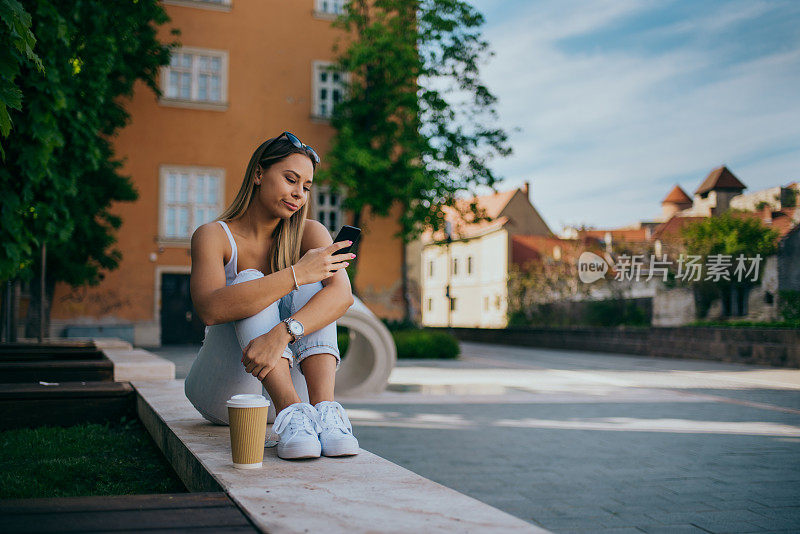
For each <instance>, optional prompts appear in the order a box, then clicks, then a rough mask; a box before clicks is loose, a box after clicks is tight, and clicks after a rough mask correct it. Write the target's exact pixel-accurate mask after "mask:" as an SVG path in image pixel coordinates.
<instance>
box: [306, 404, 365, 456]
mask: <svg viewBox="0 0 800 534" xmlns="http://www.w3.org/2000/svg"><path fill="white" fill-rule="evenodd" d="M314 407H315V408H316V409H317V412H319V420H320V424H321V425H322V431H321V432H320V434H319V441H320V443H321V445H322V454H323V455H324V456H350V455H353V454H358V440H357V439H356V438H355V436H354V435H353V425H352V424H350V419H349V418H348V417H347V413H346V412H345V411H344V408H343V407H342V405H341V404H339V403H338V402H335V401H322V402H318V403H317V404H316V405H315V406H314Z"/></svg>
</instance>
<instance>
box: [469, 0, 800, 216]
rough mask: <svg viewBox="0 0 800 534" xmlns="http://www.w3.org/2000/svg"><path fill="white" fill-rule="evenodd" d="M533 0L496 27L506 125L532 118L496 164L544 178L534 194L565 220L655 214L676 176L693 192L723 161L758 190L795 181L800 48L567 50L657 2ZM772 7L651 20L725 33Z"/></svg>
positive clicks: (542, 207)
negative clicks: (725, 58)
mask: <svg viewBox="0 0 800 534" xmlns="http://www.w3.org/2000/svg"><path fill="white" fill-rule="evenodd" d="M521 5H523V6H524V8H523V9H524V11H523V12H519V13H515V14H514V15H513V16H507V17H506V20H502V21H496V22H495V21H493V20H492V19H491V18H489V19H488V23H487V27H486V37H487V38H488V39H489V41H490V43H491V47H492V49H493V50H494V51H495V53H496V56H495V57H494V58H493V60H492V61H491V62H490V63H489V64H488V65H487V66H486V67H485V68H484V71H483V78H484V80H485V81H486V82H487V84H488V85H489V86H490V88H491V89H492V91H493V92H494V93H495V94H496V95H497V96H498V97H499V111H500V116H501V120H502V124H503V126H504V127H505V128H507V129H509V130H510V129H511V128H513V127H515V126H519V127H521V128H522V131H521V132H520V133H516V134H513V133H512V136H511V141H512V145H513V147H514V150H515V154H514V155H513V156H512V157H511V158H508V159H506V160H502V161H498V162H497V163H496V164H495V168H496V169H497V171H498V172H499V173H500V174H501V175H503V176H505V177H506V178H507V179H508V183H507V187H510V186H512V185H517V184H518V183H519V182H521V181H524V180H531V181H532V182H533V183H532V191H533V195H532V198H533V201H534V204H535V205H536V207H537V208H538V209H539V211H540V212H541V213H542V215H543V216H544V217H545V220H546V221H547V222H548V223H549V224H550V225H551V227H552V228H553V229H554V230H556V231H558V230H559V229H560V227H561V226H562V225H563V224H568V223H569V224H572V223H578V222H586V223H590V224H595V225H599V226H606V225H622V224H628V223H631V222H634V221H636V220H639V219H650V218H653V217H655V216H657V215H658V214H659V213H660V204H659V203H660V201H661V199H662V198H663V197H664V195H666V193H667V192H668V191H669V189H670V188H671V187H672V184H673V182H674V181H675V177H681V180H680V182H681V185H682V186H683V187H684V188H685V189H687V191H688V192H689V193H691V191H693V190H694V189H695V188H696V187H697V185H698V184H699V183H700V181H701V180H702V179H703V178H704V177H705V175H706V174H707V173H708V172H709V171H710V170H711V169H712V168H714V167H716V166H718V165H720V164H723V163H725V164H728V165H729V167H731V170H733V172H734V173H736V174H737V175H738V176H739V177H740V178H741V179H742V180H743V181H744V183H745V184H747V185H748V186H749V188H750V190H754V189H759V188H762V187H769V186H773V185H777V184H780V183H785V182H787V181H790V180H791V179H796V177H797V172H794V174H793V175H792V169H793V168H796V167H797V165H798V163H800V148H798V146H799V145H800V120H798V119H799V118H800V99H797V98H796V87H797V86H798V82H800V51H799V50H797V49H788V50H783V51H780V52H776V53H773V54H772V55H768V56H763V57H758V58H754V59H751V60H748V61H740V62H735V63H733V64H732V65H729V66H724V65H723V64H722V62H721V58H720V57H718V56H717V55H715V54H716V53H717V52H715V51H714V50H713V49H711V48H710V47H700V46H697V45H694V46H692V45H691V44H690V43H691V40H687V44H686V45H685V46H682V47H680V48H673V49H670V50H666V51H664V52H661V53H658V54H646V53H644V52H641V51H637V50H615V51H607V50H601V49H590V48H587V49H586V50H585V51H583V52H581V53H575V52H572V53H567V52H565V51H564V50H563V49H562V48H561V47H560V46H559V40H560V39H563V38H565V37H576V36H580V35H584V34H588V33H590V32H593V31H596V30H598V29H601V28H612V27H613V26H614V25H616V24H618V23H621V22H623V21H625V19H627V18H628V17H630V16H632V15H636V14H640V13H642V12H643V11H645V10H648V9H652V8H653V7H655V6H654V4H653V3H645V2H638V1H611V2H598V3H594V2H593V3H576V2H563V1H552V2H535V3H530V4H528V3H522V4H521ZM737 6H738V7H737ZM478 8H479V9H481V5H480V3H479V5H478ZM769 8H770V6H768V5H767V4H764V3H758V4H750V5H747V4H742V5H739V4H734V5H733V6H727V7H725V8H723V9H721V10H720V11H719V12H715V13H709V14H707V15H706V16H704V17H702V18H697V19H692V20H688V21H683V22H678V23H675V24H672V25H665V26H662V27H659V28H655V29H653V30H649V31H652V32H655V33H659V34H661V35H663V34H664V33H666V32H672V33H675V32H698V31H703V32H721V31H724V30H725V28H729V27H730V25H733V24H738V23H740V22H741V21H742V20H748V18H751V17H755V16H758V15H760V14H762V13H764V12H765V10H767V9H769ZM705 37H706V38H708V37H710V36H709V35H706V36H705ZM792 144H793V145H794V147H795V148H794V150H791V146H792ZM781 148H783V150H782V151H780V150H778V149H781ZM776 151H778V152H779V154H778V155H776V154H774V153H775V152H776ZM770 154H773V155H770ZM759 162H760V163H759ZM737 163H738V166H737ZM687 177H688V178H687Z"/></svg>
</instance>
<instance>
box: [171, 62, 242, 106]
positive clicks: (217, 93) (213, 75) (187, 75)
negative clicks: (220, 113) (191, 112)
mask: <svg viewBox="0 0 800 534" xmlns="http://www.w3.org/2000/svg"><path fill="white" fill-rule="evenodd" d="M161 73H162V77H161V85H162V87H161V89H162V91H163V92H164V97H162V101H170V100H178V101H184V102H197V103H206V104H207V103H211V104H222V103H224V102H225V99H226V98H227V92H228V91H227V85H228V53H227V52H225V51H224V50H207V49H195V48H180V49H178V50H176V51H174V52H173V53H172V57H171V58H170V63H169V66H167V67H162V71H161Z"/></svg>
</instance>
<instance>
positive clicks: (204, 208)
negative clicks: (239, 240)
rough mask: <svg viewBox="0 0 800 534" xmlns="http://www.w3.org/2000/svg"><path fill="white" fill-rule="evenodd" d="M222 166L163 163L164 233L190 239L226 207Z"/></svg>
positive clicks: (162, 200)
mask: <svg viewBox="0 0 800 534" xmlns="http://www.w3.org/2000/svg"><path fill="white" fill-rule="evenodd" d="M224 181H225V175H224V171H223V170H222V169H211V168H203V167H178V166H162V167H161V177H160V182H161V202H160V204H161V209H160V222H159V228H160V232H159V233H160V236H161V238H162V239H164V240H188V239H189V238H190V237H191V235H192V234H193V233H194V231H195V229H196V228H197V227H198V226H200V225H202V224H205V223H207V222H210V221H213V220H214V219H215V218H216V217H217V215H218V214H219V213H220V212H221V211H222V209H223V206H222V197H223V194H222V192H223V185H224Z"/></svg>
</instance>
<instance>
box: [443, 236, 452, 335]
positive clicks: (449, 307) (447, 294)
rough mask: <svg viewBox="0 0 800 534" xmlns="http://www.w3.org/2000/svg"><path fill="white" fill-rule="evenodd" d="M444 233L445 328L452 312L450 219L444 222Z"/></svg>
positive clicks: (448, 325)
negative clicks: (445, 276)
mask: <svg viewBox="0 0 800 534" xmlns="http://www.w3.org/2000/svg"><path fill="white" fill-rule="evenodd" d="M444 234H445V236H446V237H447V268H446V269H445V271H446V272H447V287H446V288H445V292H444V296H445V297H447V328H451V322H452V318H451V316H452V313H453V297H452V295H450V243H452V242H453V225H452V224H451V223H450V221H445V222H444Z"/></svg>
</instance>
